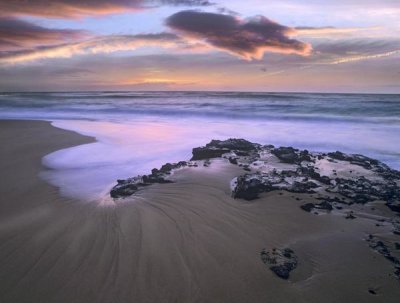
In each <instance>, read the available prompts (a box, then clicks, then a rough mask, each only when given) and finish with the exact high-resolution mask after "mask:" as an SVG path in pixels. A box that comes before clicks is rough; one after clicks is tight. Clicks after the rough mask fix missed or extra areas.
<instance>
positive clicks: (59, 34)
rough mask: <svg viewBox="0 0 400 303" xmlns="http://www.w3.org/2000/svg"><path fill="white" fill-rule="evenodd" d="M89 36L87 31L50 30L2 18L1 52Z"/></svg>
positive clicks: (0, 19)
mask: <svg viewBox="0 0 400 303" xmlns="http://www.w3.org/2000/svg"><path fill="white" fill-rule="evenodd" d="M87 36H88V34H87V33H86V32H85V31H79V30H66V29H48V28H44V27H41V26H38V25H35V24H33V23H29V22H26V21H22V20H18V19H14V18H0V51H12V50H21V49H25V48H31V47H36V46H40V45H43V44H46V45H50V44H60V43H62V42H66V41H70V40H75V41H76V40H77V39H81V38H83V37H87Z"/></svg>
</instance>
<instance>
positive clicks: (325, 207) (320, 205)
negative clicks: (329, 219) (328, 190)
mask: <svg viewBox="0 0 400 303" xmlns="http://www.w3.org/2000/svg"><path fill="white" fill-rule="evenodd" d="M300 208H301V209H302V210H304V211H306V212H311V211H313V210H314V209H319V210H326V211H331V210H333V207H332V205H331V204H330V203H329V202H328V201H323V202H321V203H318V204H314V203H306V204H303V205H301V206H300Z"/></svg>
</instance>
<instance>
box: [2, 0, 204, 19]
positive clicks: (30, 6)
mask: <svg viewBox="0 0 400 303" xmlns="http://www.w3.org/2000/svg"><path fill="white" fill-rule="evenodd" d="M210 4H211V3H210V2H208V1H202V0H83V1H82V0H34V1H21V0H0V15H3V16H21V15H28V16H41V17H51V18H79V17H83V16H91V15H104V14H112V13H120V12H123V11H135V10H141V9H145V8H149V7H154V6H158V5H197V6H206V5H210Z"/></svg>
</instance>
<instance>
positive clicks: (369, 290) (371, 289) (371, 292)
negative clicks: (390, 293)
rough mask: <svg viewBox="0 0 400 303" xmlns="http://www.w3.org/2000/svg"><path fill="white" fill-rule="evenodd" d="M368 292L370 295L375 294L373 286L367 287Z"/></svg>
mask: <svg viewBox="0 0 400 303" xmlns="http://www.w3.org/2000/svg"><path fill="white" fill-rule="evenodd" d="M368 292H369V293H370V294H371V295H376V291H375V289H373V288H369V289H368Z"/></svg>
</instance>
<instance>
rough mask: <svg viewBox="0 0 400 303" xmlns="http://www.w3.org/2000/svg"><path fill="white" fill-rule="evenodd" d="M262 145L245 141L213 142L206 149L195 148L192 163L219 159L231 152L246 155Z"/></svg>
mask: <svg viewBox="0 0 400 303" xmlns="http://www.w3.org/2000/svg"><path fill="white" fill-rule="evenodd" d="M259 146H260V145H258V144H254V143H251V142H249V141H247V140H244V139H228V140H225V141H220V140H212V141H211V142H210V143H208V144H207V145H206V146H204V147H197V148H193V151H192V153H193V157H192V159H191V160H192V161H195V160H205V159H210V158H219V157H221V156H222V155H223V154H226V153H229V152H231V151H233V152H235V151H236V152H238V153H242V154H243V153H245V154H246V155H247V154H248V152H251V151H256V150H257V149H258V147H259Z"/></svg>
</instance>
